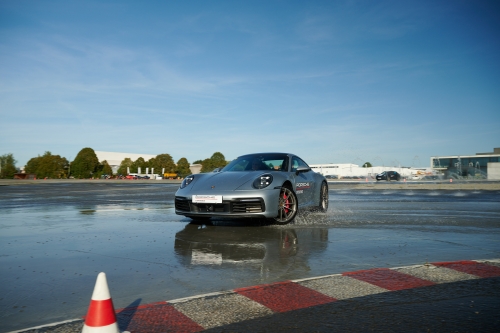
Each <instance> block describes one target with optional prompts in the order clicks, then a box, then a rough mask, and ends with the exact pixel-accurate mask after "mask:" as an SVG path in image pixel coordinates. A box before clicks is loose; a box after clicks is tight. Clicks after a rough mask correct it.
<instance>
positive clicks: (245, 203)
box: [233, 199, 264, 213]
mask: <svg viewBox="0 0 500 333" xmlns="http://www.w3.org/2000/svg"><path fill="white" fill-rule="evenodd" d="M263 211H264V208H263V203H262V201H261V200H255V199H253V200H241V201H236V202H233V213H262V212H263Z"/></svg>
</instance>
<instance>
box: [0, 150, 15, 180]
mask: <svg viewBox="0 0 500 333" xmlns="http://www.w3.org/2000/svg"><path fill="white" fill-rule="evenodd" d="M16 163H17V161H16V160H15V159H14V155H13V154H5V155H2V156H0V178H2V179H12V178H14V174H15V173H16V172H17V170H16Z"/></svg>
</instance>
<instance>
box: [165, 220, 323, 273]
mask: <svg viewBox="0 0 500 333" xmlns="http://www.w3.org/2000/svg"><path fill="white" fill-rule="evenodd" d="M299 242H300V244H301V245H302V244H304V245H303V246H300V247H299ZM327 242H328V229H326V228H318V229H294V228H276V229H275V228H269V229H268V230H267V231H266V232H265V233H263V232H262V230H261V229H260V228H256V227H248V226H243V227H232V226H218V225H199V224H194V223H190V224H188V225H187V226H186V227H185V228H184V230H182V231H179V232H178V233H177V234H176V235H175V253H176V255H177V258H178V260H179V262H180V263H181V264H183V265H186V266H190V265H191V266H208V267H211V268H213V269H224V270H226V269H227V270H230V269H233V268H236V267H238V266H244V267H245V268H246V269H249V268H250V269H252V270H253V271H254V273H253V274H260V275H261V278H262V279H265V280H269V279H270V278H272V279H273V280H275V279H279V278H290V277H291V276H293V274H292V273H293V272H294V271H295V270H308V269H309V267H308V258H309V257H310V256H314V255H315V254H316V253H321V252H323V251H325V249H326V248H327V246H328V243H327Z"/></svg>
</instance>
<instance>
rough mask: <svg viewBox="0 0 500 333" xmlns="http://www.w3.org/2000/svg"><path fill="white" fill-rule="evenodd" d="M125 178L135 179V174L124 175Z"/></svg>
mask: <svg viewBox="0 0 500 333" xmlns="http://www.w3.org/2000/svg"><path fill="white" fill-rule="evenodd" d="M125 179H137V176H136V175H126V176H125Z"/></svg>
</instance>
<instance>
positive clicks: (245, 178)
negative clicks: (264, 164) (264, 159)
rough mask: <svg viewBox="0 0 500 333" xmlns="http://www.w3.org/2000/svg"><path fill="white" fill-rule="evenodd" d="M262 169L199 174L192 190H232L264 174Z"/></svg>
mask: <svg viewBox="0 0 500 333" xmlns="http://www.w3.org/2000/svg"><path fill="white" fill-rule="evenodd" d="M264 173H265V172H262V171H237V172H231V171H226V172H215V173H207V174H199V176H198V177H196V178H198V179H196V178H195V179H196V180H195V181H194V182H193V184H192V188H191V190H192V191H204V190H216V191H217V190H219V191H234V190H236V189H238V188H239V187H241V186H242V185H244V184H245V183H248V182H253V181H254V180H255V179H257V177H259V176H260V175H262V174H264Z"/></svg>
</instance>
